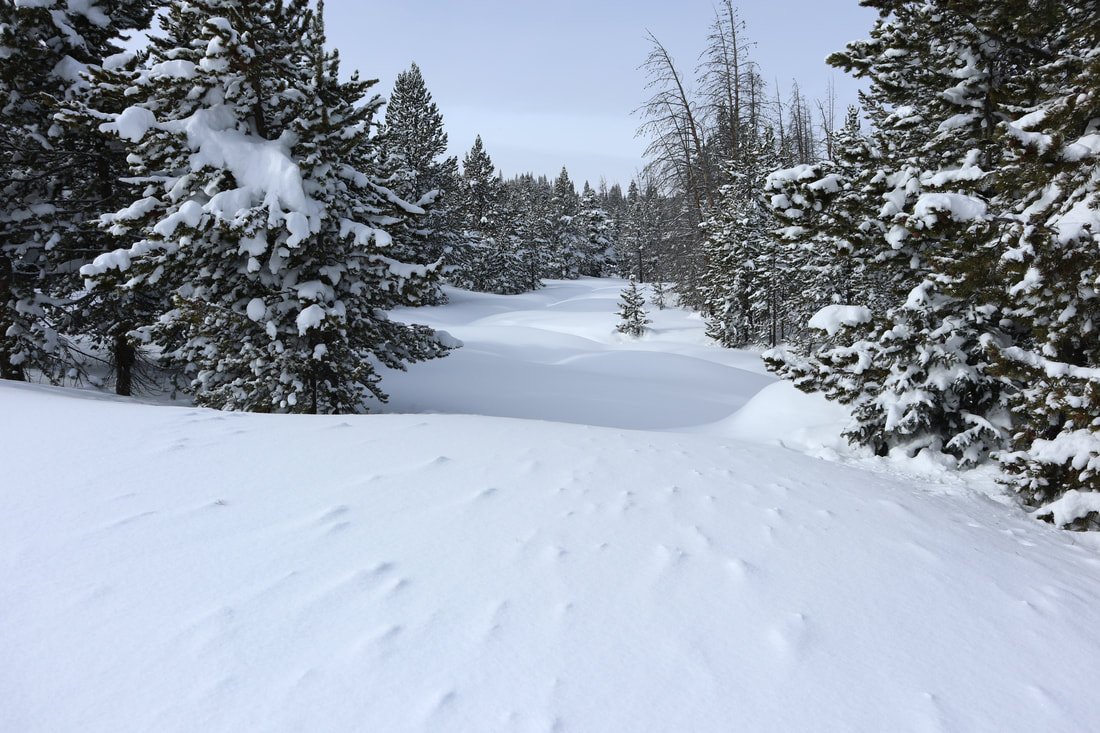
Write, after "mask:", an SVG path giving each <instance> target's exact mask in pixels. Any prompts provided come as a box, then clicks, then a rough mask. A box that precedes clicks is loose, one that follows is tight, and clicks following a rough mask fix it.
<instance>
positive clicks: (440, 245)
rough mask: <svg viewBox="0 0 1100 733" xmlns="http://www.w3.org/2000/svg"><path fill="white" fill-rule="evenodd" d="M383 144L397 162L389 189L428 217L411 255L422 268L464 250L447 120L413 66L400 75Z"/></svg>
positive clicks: (455, 161)
mask: <svg viewBox="0 0 1100 733" xmlns="http://www.w3.org/2000/svg"><path fill="white" fill-rule="evenodd" d="M382 140H383V142H384V145H385V149H386V151H387V152H389V153H390V154H392V155H394V156H395V157H396V158H397V159H398V161H397V163H396V168H397V171H396V174H395V177H394V181H393V182H392V184H391V185H390V188H391V189H392V190H393V192H394V193H396V194H397V195H398V196H400V197H401V198H402V199H404V200H406V201H411V202H415V203H416V204H417V205H418V206H420V207H422V208H424V209H426V210H427V212H428V216H427V218H426V219H424V220H423V222H422V224H421V227H420V230H419V231H418V232H417V234H418V236H419V239H418V241H417V242H416V243H415V244H417V245H420V246H419V247H418V251H415V252H413V253H412V255H413V257H414V258H415V259H416V261H418V262H420V263H423V264H427V263H430V262H435V261H436V260H438V259H439V258H441V257H445V256H446V255H447V254H449V253H450V252H452V251H453V250H454V249H455V248H456V247H458V246H460V241H461V228H462V222H461V216H460V213H459V211H458V208H459V203H460V201H459V198H460V196H459V194H460V193H461V191H460V189H459V180H458V159H457V158H454V157H450V158H445V159H441V157H442V156H443V155H444V153H446V151H447V133H446V132H445V131H444V130H443V115H442V113H440V111H439V108H438V106H437V105H436V103H435V102H433V101H432V95H431V93H430V92H429V91H428V88H427V85H426V84H425V82H424V77H423V75H422V74H421V73H420V68H419V67H418V66H417V65H416V64H415V63H414V64H412V66H410V67H409V69H408V70H407V71H403V72H401V73H400V74H398V75H397V81H396V82H395V83H394V86H393V93H392V94H391V95H390V98H389V101H388V103H387V105H386V118H385V125H384V127H383V134H382Z"/></svg>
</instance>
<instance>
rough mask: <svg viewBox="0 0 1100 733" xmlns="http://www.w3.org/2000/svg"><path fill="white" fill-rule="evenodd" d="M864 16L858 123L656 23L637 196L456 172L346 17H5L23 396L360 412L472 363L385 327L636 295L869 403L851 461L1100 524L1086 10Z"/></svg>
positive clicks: (121, 3) (1096, 198)
mask: <svg viewBox="0 0 1100 733" xmlns="http://www.w3.org/2000/svg"><path fill="white" fill-rule="evenodd" d="M862 4H863V5H865V6H868V7H872V8H875V9H877V10H878V11H879V18H878V20H877V21H876V22H875V24H874V26H873V27H872V28H871V29H870V30H869V31H867V32H866V38H865V39H864V40H860V41H854V42H852V43H850V44H848V45H847V47H846V48H844V49H841V50H837V51H836V52H835V53H834V54H833V55H832V56H830V57H829V59H828V63H829V64H830V65H831V66H833V67H835V68H836V69H838V70H840V71H843V72H845V73H847V74H850V75H852V76H854V77H856V78H857V79H860V80H862V81H863V83H864V85H865V92H864V93H863V94H862V95H861V99H860V103H859V105H858V106H851V107H849V108H848V109H847V110H846V111H845V112H843V113H841V112H839V111H838V110H837V109H836V104H837V101H836V99H835V97H833V96H832V95H830V98H827V99H824V100H815V101H814V102H812V103H811V102H810V101H808V100H806V99H805V98H804V96H803V95H802V93H801V92H800V90H799V87H798V85H797V83H795V84H793V85H792V87H791V89H790V90H789V91H788V92H787V93H783V92H781V91H780V90H779V89H777V88H774V87H771V86H769V85H768V84H767V83H766V82H765V78H766V77H765V76H764V70H762V69H761V68H760V67H759V66H758V65H757V64H756V63H754V62H753V60H752V43H751V38H750V36H749V33H748V29H746V28H745V25H744V23H743V22H741V20H740V19H739V17H738V13H737V10H736V8H735V6H734V5H733V4H732V2H731V0H721V2H719V3H718V5H717V6H716V7H715V13H714V20H713V23H712V24H711V26H710V27H709V28H705V29H700V33H701V35H704V34H705V39H706V45H705V51H704V53H703V55H702V57H701V58H700V60H699V64H698V66H697V67H695V68H694V69H691V70H688V69H685V68H684V67H682V66H680V65H678V64H677V63H676V61H675V60H674V58H673V56H672V55H671V54H670V53H669V52H668V50H667V49H666V48H665V46H663V45H662V43H661V42H660V40H659V39H658V38H657V36H655V35H652V34H651V35H650V36H649V41H650V48H651V50H650V53H649V55H648V57H647V58H645V59H641V60H640V62H641V63H642V65H643V67H644V70H645V73H646V75H647V79H648V82H649V83H648V86H647V88H646V89H645V90H639V93H640V96H641V97H642V99H643V101H642V103H641V105H640V106H639V109H638V115H639V124H640V132H641V133H642V134H644V135H645V137H646V140H647V141H648V149H647V157H646V165H645V167H644V169H643V171H642V174H641V175H640V176H639V178H638V179H637V180H633V181H630V182H629V183H628V185H627V188H626V191H625V192H624V191H623V189H622V187H621V186H620V185H619V183H613V184H612V185H610V186H609V185H607V184H606V183H605V182H595V184H596V185H595V186H593V185H592V182H583V185H582V186H581V191H580V193H578V192H577V188H578V186H577V182H574V181H573V180H571V178H570V175H569V173H568V171H566V170H565V169H564V168H563V169H562V170H561V172H560V173H559V174H557V175H556V176H555V177H552V178H551V177H548V176H546V175H541V174H540V175H536V174H534V173H526V174H523V175H518V176H514V177H511V178H507V179H506V178H504V177H503V176H502V175H500V174H499V173H498V171H497V169H496V167H495V166H494V164H493V162H492V159H491V156H490V151H488V150H486V149H485V146H484V145H483V143H482V140H481V139H480V138H478V139H476V140H474V141H473V143H472V146H471V147H470V149H469V152H468V153H466V155H465V156H463V158H462V160H461V161H459V160H458V159H457V158H456V157H453V156H452V157H447V156H446V151H447V148H448V140H447V135H446V132H445V130H444V124H443V112H442V111H441V110H439V109H438V107H437V106H436V104H435V103H434V102H433V100H432V96H431V94H430V92H429V89H428V83H427V81H426V80H425V79H424V77H423V76H422V74H421V72H420V70H419V68H417V66H416V65H415V64H413V65H412V66H411V67H410V68H409V69H408V70H407V71H405V72H403V73H402V74H401V75H400V76H399V77H398V79H397V80H396V82H395V83H394V86H393V92H392V94H391V95H390V96H389V99H388V100H385V99H383V98H382V97H381V96H380V95H378V94H377V93H375V92H374V90H373V86H374V84H375V82H373V81H369V80H367V79H366V78H363V77H360V76H359V75H358V73H352V74H350V75H349V74H347V73H346V72H345V70H343V69H342V68H341V66H340V59H339V54H338V52H336V51H335V50H333V49H331V48H329V46H328V44H327V42H326V35H325V26H324V18H323V3H318V4H316V6H314V5H313V4H312V3H310V2H308V1H307V0H235V1H230V0H170V1H168V2H155V1H154V0H116V1H114V2H109V3H106V2H105V3H100V4H95V5H93V4H89V3H73V2H60V1H59V0H58V1H54V2H50V1H48V0H34V1H31V0H5V1H4V2H3V3H0V55H2V56H3V59H4V62H3V67H2V68H3V71H2V75H0V90H2V99H3V107H2V109H0V294H2V297H0V376H2V377H3V378H5V379H9V380H17V381H23V380H32V381H47V382H51V383H68V384H71V383H81V382H85V383H91V384H94V385H96V386H102V387H104V388H113V389H114V391H116V392H117V393H118V394H121V395H129V394H131V393H133V392H135V391H140V390H142V389H154V388H155V389H168V390H179V391H182V392H184V393H187V394H189V395H191V396H192V397H193V399H194V401H195V403H196V404H198V405H201V406H207V407H214V408H218V409H223V410H240V411H252V412H306V413H337V412H339V413H354V412H363V411H365V410H366V409H367V408H368V404H369V401H370V400H372V399H373V400H385V399H386V393H385V392H384V391H383V389H382V386H381V373H382V370H383V368H389V369H404V368H405V365H407V364H412V363H416V362H421V361H426V360H431V359H436V358H441V357H444V356H446V355H447V354H448V353H449V352H450V351H452V350H453V349H454V348H457V347H458V344H457V343H456V342H454V341H453V340H450V339H449V338H448V337H446V335H445V334H441V333H438V332H436V331H433V330H432V329H431V328H428V327H426V326H419V325H416V324H405V323H401V322H398V321H396V320H393V319H391V318H390V317H389V315H388V314H389V312H390V311H391V310H393V309H395V308H406V307H410V306H419V305H432V304H438V303H440V302H442V301H443V300H444V299H445V297H446V295H445V292H444V290H443V286H444V284H446V285H448V286H456V287H459V288H463V289H467V290H474V291H480V292H488V293H497V294H518V293H522V292H526V291H530V290H534V289H537V288H539V287H540V284H541V282H542V281H543V280H547V279H555V280H559V279H565V280H568V279H574V278H579V277H582V276H583V277H602V276H611V275H614V276H619V277H623V278H628V279H630V280H633V281H635V282H637V283H662V284H664V283H668V284H669V285H670V287H671V289H672V290H673V291H674V293H675V295H676V298H677V300H678V302H679V303H680V304H681V305H682V306H685V307H688V308H692V309H694V310H696V311H698V312H699V313H700V314H701V315H702V317H703V318H705V320H706V322H707V328H708V334H709V335H710V336H711V337H712V338H713V339H715V340H716V341H717V342H718V343H720V344H722V345H723V346H727V347H731V348H757V349H761V350H763V355H764V359H765V361H766V362H767V364H768V367H769V369H771V370H773V371H774V372H775V373H776V374H778V375H780V376H782V377H783V378H786V379H789V380H792V381H793V382H794V384H795V386H797V387H798V388H799V389H801V390H804V391H807V392H813V393H820V394H823V395H824V396H826V397H827V398H829V399H830V400H833V401H835V402H838V403H840V404H842V405H844V406H846V407H847V408H849V409H850V410H851V412H852V422H851V424H850V427H849V428H848V430H847V431H846V433H845V435H846V437H847V438H848V439H849V440H850V441H851V442H852V443H854V444H857V445H860V446H866V447H868V448H869V449H870V450H872V451H873V452H874V453H876V454H878V455H887V454H893V453H897V452H902V453H905V454H907V455H916V454H918V453H920V452H922V451H927V452H934V453H937V454H944V455H946V456H949V457H950V458H951V460H953V461H954V462H955V465H957V467H958V468H960V469H965V468H970V467H973V466H978V465H987V464H991V463H992V464H996V465H997V466H999V468H1000V469H1001V471H1002V472H1003V475H1004V481H1005V482H1006V483H1007V484H1008V485H1009V486H1010V487H1011V489H1012V490H1013V491H1014V492H1015V493H1016V495H1017V496H1018V497H1019V498H1020V499H1021V500H1022V501H1023V502H1024V503H1025V504H1026V505H1027V506H1029V507H1032V508H1035V509H1037V510H1038V511H1037V513H1038V515H1040V516H1047V517H1050V518H1052V519H1053V517H1054V516H1058V517H1060V518H1061V520H1060V522H1059V523H1060V524H1062V525H1064V526H1067V527H1069V528H1072V529H1100V501H1098V500H1097V499H1098V497H1100V434H1098V433H1100V417H1098V416H1100V336H1098V334H1097V317H1098V316H1100V303H1098V287H1100V285H1098V283H1100V193H1098V191H1100V41H1098V39H1100V11H1098V6H1097V3H1096V2H1095V1H1094V0H1071V1H1070V2H1065V1H1060V0H1005V1H1004V2H999V3H984V4H983V3H974V2H970V1H969V0H864V1H863V3H862ZM154 18H156V22H155V24H156V25H157V29H156V30H153V32H152V34H151V39H152V40H151V41H150V43H149V45H148V47H147V48H144V49H142V50H139V51H138V52H136V53H120V51H121V50H122V49H121V46H120V45H119V38H120V37H121V36H122V35H123V34H124V33H125V32H128V31H133V30H146V29H149V28H150V26H151V25H153V24H154ZM365 71H368V72H369V70H365ZM662 286H663V285H662ZM632 297H633V296H632ZM105 365H106V366H108V367H109V369H107V370H105V369H104V368H103V367H104V366H105ZM103 373H107V374H109V376H108V377H107V378H106V379H104V378H103V377H102V376H101V375H102V374H103Z"/></svg>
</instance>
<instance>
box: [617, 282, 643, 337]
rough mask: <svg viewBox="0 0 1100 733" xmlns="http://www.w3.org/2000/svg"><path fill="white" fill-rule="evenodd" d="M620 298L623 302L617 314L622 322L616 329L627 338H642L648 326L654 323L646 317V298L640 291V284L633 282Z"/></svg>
mask: <svg viewBox="0 0 1100 733" xmlns="http://www.w3.org/2000/svg"><path fill="white" fill-rule="evenodd" d="M619 297H620V298H621V299H622V302H621V303H620V304H619V310H618V311H617V312H618V314H619V317H620V318H621V319H622V321H621V322H620V323H619V325H618V326H616V327H615V328H616V330H617V331H618V332H619V333H622V334H626V335H627V336H634V337H637V336H641V335H642V334H643V333H645V332H646V326H648V325H649V324H650V323H652V321H650V320H649V318H648V317H647V316H646V312H645V297H644V296H642V293H641V291H640V290H639V289H638V283H636V282H634V281H633V280H631V281H630V285H628V286H627V287H625V288H623V291H622V292H621V293H620V294H619Z"/></svg>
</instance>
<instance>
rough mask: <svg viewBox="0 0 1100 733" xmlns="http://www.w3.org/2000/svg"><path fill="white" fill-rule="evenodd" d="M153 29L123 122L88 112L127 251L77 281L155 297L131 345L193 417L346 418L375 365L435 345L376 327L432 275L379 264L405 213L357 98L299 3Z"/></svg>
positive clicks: (204, 11)
mask: <svg viewBox="0 0 1100 733" xmlns="http://www.w3.org/2000/svg"><path fill="white" fill-rule="evenodd" d="M162 27H163V31H164V35H163V37H160V38H157V39H155V40H154V43H153V46H152V48H151V50H150V54H149V57H148V58H147V59H146V61H145V63H144V64H143V65H142V66H141V67H140V68H138V69H136V70H134V71H132V72H129V78H128V81H129V83H130V87H131V88H132V90H133V91H132V93H131V94H130V96H129V100H130V104H131V106H130V107H128V108H127V109H125V110H124V111H122V112H121V113H120V114H109V113H103V112H96V111H89V112H88V114H89V116H92V117H94V118H98V119H100V120H102V121H101V123H100V127H101V128H102V129H103V130H105V131H107V132H110V133H112V134H114V135H116V136H117V137H118V139H120V140H122V141H125V142H126V143H127V145H128V147H129V150H130V156H129V160H130V164H131V167H132V171H131V175H132V177H133V178H134V179H135V180H137V181H140V182H141V183H142V185H143V190H142V191H141V198H138V199H137V200H135V201H134V202H133V203H132V204H131V205H130V206H127V207H126V208H124V209H122V210H120V211H118V212H116V213H114V214H111V215H109V216H105V217H104V223H105V225H106V226H107V227H108V228H109V231H111V232H112V233H113V234H116V235H117V236H121V237H128V236H136V237H139V241H138V242H137V243H136V244H134V245H133V246H130V247H128V248H125V249H120V250H117V251H115V252H113V253H110V254H108V255H105V256H101V257H99V258H97V260H96V261H95V263H94V264H93V265H91V266H87V267H85V268H84V269H83V270H82V272H83V274H84V275H85V277H87V278H88V280H89V282H90V284H91V286H92V288H93V289H99V288H115V289H121V290H127V289H133V288H138V289H140V288H146V287H152V286H160V287H165V288H167V289H169V290H170V291H171V292H172V294H173V296H174V307H172V308H171V310H169V311H168V312H166V313H164V314H163V315H162V316H161V317H160V319H159V320H158V322H157V323H156V324H155V325H154V324H148V325H149V326H150V328H148V329H147V331H148V333H150V334H151V337H152V338H153V339H154V340H155V341H156V343H157V344H158V345H159V346H160V347H161V348H163V349H164V350H165V352H166V354H167V355H168V356H169V357H170V358H171V359H173V360H174V361H175V362H177V363H179V364H180V365H181V366H182V368H183V369H184V370H185V371H186V373H187V375H188V376H189V377H190V380H191V381H190V389H191V391H193V392H194V394H195V398H196V401H197V402H198V403H199V404H203V405H209V406H213V407H219V408H224V409H242V410H255V411H278V412H322V411H324V412H358V411H362V410H363V409H364V399H365V398H366V397H368V396H373V397H375V398H377V399H379V400H384V399H385V398H386V396H385V394H384V393H383V392H382V390H381V388H380V387H379V381H380V374H379V372H378V369H377V368H376V367H377V365H384V366H387V367H390V368H398V369H401V368H404V364H405V363H407V362H415V361H419V360H421V359H427V358H432V357H436V356H441V355H443V354H444V353H446V351H447V347H446V346H445V345H444V343H443V342H442V341H441V340H440V339H439V338H438V337H436V336H435V334H433V333H432V332H431V331H430V330H429V329H427V328H424V327H420V326H406V325H404V324H401V323H397V322H395V321H391V320H389V319H388V318H387V317H386V313H385V311H386V310H387V309H389V308H392V307H394V306H398V305H417V304H419V303H420V302H421V301H422V298H423V296H424V294H425V293H426V292H428V291H430V289H431V287H432V282H433V280H434V279H435V278H437V277H438V275H439V267H438V266H410V265H408V264H404V263H402V262H400V261H398V260H397V259H394V257H392V256H391V253H394V252H400V251H402V250H404V249H405V248H404V247H403V246H402V244H403V242H404V241H407V238H408V237H410V236H411V234H410V230H411V229H412V228H413V227H414V226H415V221H416V219H417V217H418V216H422V215H423V210H422V209H419V208H418V207H415V206H413V205H412V204H408V203H406V202H405V201H403V200H402V199H400V198H399V197H398V196H397V195H396V194H394V193H393V192H392V191H390V190H389V189H388V188H386V187H385V186H384V185H383V184H384V182H385V181H386V180H388V178H389V173H390V171H389V170H387V169H386V167H385V161H384V160H383V151H382V150H381V147H380V145H379V144H378V140H377V137H376V135H375V134H374V127H375V124H376V123H375V121H374V120H375V115H376V114H377V113H378V110H379V107H380V106H381V104H382V100H381V98H379V97H378V96H376V95H375V96H373V97H366V94H367V92H368V90H369V89H370V87H371V86H372V85H373V84H374V82H373V81H361V80H360V79H359V78H358V76H357V75H353V76H352V78H351V79H350V81H346V82H345V81H340V80H339V66H338V59H337V56H336V54H335V53H330V52H328V51H327V50H326V49H325V38H324V29H323V24H322V21H321V8H320V7H319V8H318V12H317V13H316V14H313V13H311V12H310V11H309V10H308V7H307V5H306V3H305V2H304V0H291V2H288V3H286V4H284V3H282V2H279V1H278V0H274V1H268V0H255V1H253V2H240V3H236V4H233V5H230V6H226V5H225V4H224V3H222V2H218V1H217V0H190V1H187V0H174V2H172V3H171V5H170V6H169V8H168V11H167V13H166V15H165V17H164V19H163V21H162ZM365 97H366V98H365Z"/></svg>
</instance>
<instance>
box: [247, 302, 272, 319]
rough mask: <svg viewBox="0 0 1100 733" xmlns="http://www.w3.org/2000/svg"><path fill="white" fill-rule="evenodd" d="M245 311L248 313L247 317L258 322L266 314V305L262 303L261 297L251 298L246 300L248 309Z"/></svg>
mask: <svg viewBox="0 0 1100 733" xmlns="http://www.w3.org/2000/svg"><path fill="white" fill-rule="evenodd" d="M246 313H247V314H248V317H249V319H251V320H253V321H257V322H259V321H261V320H263V318H264V316H266V315H267V306H266V305H264V301H263V299H262V298H253V299H252V300H250V301H248V309H247V311H246Z"/></svg>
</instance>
